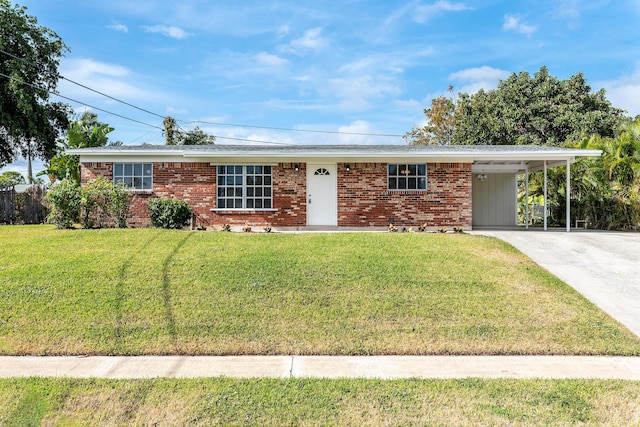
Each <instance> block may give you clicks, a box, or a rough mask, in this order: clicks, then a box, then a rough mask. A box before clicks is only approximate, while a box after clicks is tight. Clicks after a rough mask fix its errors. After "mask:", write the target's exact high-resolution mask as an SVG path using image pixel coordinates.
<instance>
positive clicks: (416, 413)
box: [0, 378, 640, 426]
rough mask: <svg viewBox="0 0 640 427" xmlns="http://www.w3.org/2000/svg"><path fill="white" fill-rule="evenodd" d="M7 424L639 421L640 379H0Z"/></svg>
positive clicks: (0, 419) (0, 415)
mask: <svg viewBox="0 0 640 427" xmlns="http://www.w3.org/2000/svg"><path fill="white" fill-rule="evenodd" d="M0 401H2V402H3V404H2V405H1V406H0V424H2V425H6V426H18V425H20V426H22V425H65V426H81V425H113V426H117V425H193V426H198V425H202V426H205V425H207V426H208V425H243V426H244V425H261V426H268V425H278V426H281V425H354V426H356V425H357V426H364V425H376V426H381V425H443V426H444V425H456V426H465V425H473V426H477V425H491V426H500V425H504V426H507V425H508V426H513V425H516V426H517V425H526V426H531V425H587V426H588V425H598V426H601V425H610V426H619V425H638V424H639V423H640V382H631V381H616V380H501V379H492V380H479V379H464V380H387V381H383V380H365V379H350V380H347V379H341V380H327V379H229V378H209V379H149V380H135V381H131V380H129V381H127V380H99V379H53V378H48V379H44V378H26V379H25V378H23V379H5V380H0Z"/></svg>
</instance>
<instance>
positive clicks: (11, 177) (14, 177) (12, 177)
mask: <svg viewBox="0 0 640 427" xmlns="http://www.w3.org/2000/svg"><path fill="white" fill-rule="evenodd" d="M25 183H26V181H25V179H24V176H22V174H21V173H20V172H16V171H6V172H3V173H1V174H0V188H2V187H11V186H14V185H18V184H25Z"/></svg>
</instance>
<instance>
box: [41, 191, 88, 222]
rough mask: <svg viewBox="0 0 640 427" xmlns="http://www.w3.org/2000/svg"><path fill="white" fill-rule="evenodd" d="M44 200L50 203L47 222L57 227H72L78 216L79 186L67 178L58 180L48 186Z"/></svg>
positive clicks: (79, 206)
mask: <svg viewBox="0 0 640 427" xmlns="http://www.w3.org/2000/svg"><path fill="white" fill-rule="evenodd" d="M45 200H46V201H47V202H49V203H50V206H51V212H50V213H49V216H48V218H47V219H48V220H49V222H51V223H53V224H55V226H56V227H58V228H59V229H63V228H73V224H74V222H76V221H77V220H78V217H79V216H80V209H81V206H82V194H81V192H80V186H79V185H78V184H77V183H75V182H73V181H69V180H63V181H60V182H58V183H56V184H54V185H52V186H51V188H49V191H48V192H47V195H46V196H45Z"/></svg>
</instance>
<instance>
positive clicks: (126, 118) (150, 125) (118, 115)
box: [0, 73, 290, 145]
mask: <svg viewBox="0 0 640 427" xmlns="http://www.w3.org/2000/svg"><path fill="white" fill-rule="evenodd" d="M0 76H2V77H6V78H8V79H11V80H13V81H16V82H18V83H21V84H24V85H27V86H30V87H32V88H34V89H38V90H42V91H44V92H48V93H49V94H51V95H54V96H58V97H60V98H64V99H67V100H69V101H72V102H76V103H78V104H82V105H85V106H87V107H89V108H93V109H95V110H98V111H102V112H104V113H107V114H111V115H113V116H116V117H120V118H122V119H125V120H129V121H131V122H135V123H138V124H141V125H144V126H149V127H152V128H155V129H159V130H161V131H164V128H162V127H160V126H156V125H152V124H150V123H145V122H141V121H139V120H136V119H132V118H130V117H126V116H123V115H121V114H118V113H114V112H112V111H109V110H105V109H103V108H100V107H96V106H93V105H90V104H87V103H85V102H82V101H79V100H77V99H73V98H70V97H68V96H64V95H61V94H59V93H57V92H52V91H50V90H47V89H43V88H41V87H38V86H36V85H33V84H31V83H28V82H25V81H23V80H20V79H17V78H15V77H11V76H8V75H6V74H4V73H0ZM179 132H181V133H185V134H186V133H187V132H186V131H185V130H184V129H182V128H180V129H179ZM213 136H214V137H215V138H216V139H229V140H234V141H244V142H253V143H262V144H276V145H290V144H287V143H284V142H275V141H260V140H253V139H246V138H233V137H227V136H220V135H213Z"/></svg>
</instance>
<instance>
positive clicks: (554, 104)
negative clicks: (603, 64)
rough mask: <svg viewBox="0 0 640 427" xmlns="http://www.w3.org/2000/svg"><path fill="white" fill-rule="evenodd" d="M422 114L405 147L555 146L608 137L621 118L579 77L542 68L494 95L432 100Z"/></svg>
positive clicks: (514, 76)
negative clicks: (555, 74)
mask: <svg viewBox="0 0 640 427" xmlns="http://www.w3.org/2000/svg"><path fill="white" fill-rule="evenodd" d="M449 92H451V93H453V88H452V87H449ZM424 113H425V116H426V119H427V123H426V124H425V125H424V126H418V127H414V128H413V129H412V130H411V131H410V132H407V134H406V135H405V139H406V140H407V141H408V142H409V143H410V144H443V145H448V144H457V145H524V144H534V145H554V146H560V145H562V144H564V143H565V142H566V141H568V140H572V141H575V140H579V139H581V138H582V137H584V136H590V135H600V136H603V137H613V135H614V129H615V127H616V126H617V124H618V123H619V121H620V119H621V117H622V110H620V109H617V108H614V107H612V106H611V103H610V102H609V101H608V100H607V99H606V97H605V93H604V91H603V90H600V91H597V92H595V93H594V92H592V91H591V88H590V87H589V86H588V85H587V83H586V80H585V78H584V76H583V74H582V73H577V74H575V75H573V76H571V77H570V78H569V79H567V80H560V79H558V78H556V77H553V76H551V75H549V71H548V70H547V68H546V67H541V68H540V70H539V71H538V72H536V73H535V74H534V75H533V77H532V76H530V75H529V73H527V72H521V73H519V74H516V73H513V74H512V75H511V76H510V77H509V78H507V79H506V80H503V81H500V83H499V84H498V87H497V88H496V89H494V90H488V91H485V90H482V89H481V90H479V91H478V92H476V93H475V94H471V95H470V94H467V93H460V94H459V96H458V97H457V98H456V97H455V96H453V95H452V96H450V97H447V96H441V97H438V98H435V99H433V100H432V101H431V107H430V108H428V109H425V110H424Z"/></svg>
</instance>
